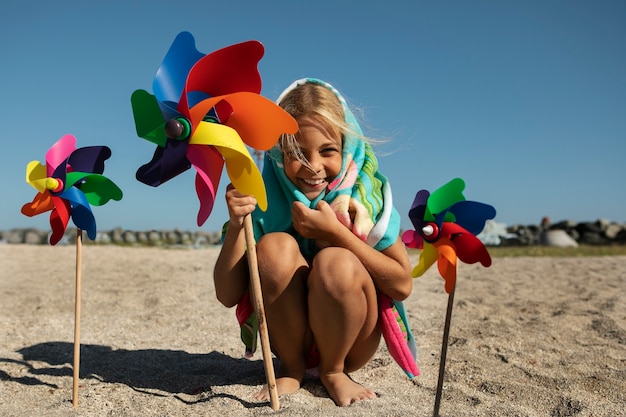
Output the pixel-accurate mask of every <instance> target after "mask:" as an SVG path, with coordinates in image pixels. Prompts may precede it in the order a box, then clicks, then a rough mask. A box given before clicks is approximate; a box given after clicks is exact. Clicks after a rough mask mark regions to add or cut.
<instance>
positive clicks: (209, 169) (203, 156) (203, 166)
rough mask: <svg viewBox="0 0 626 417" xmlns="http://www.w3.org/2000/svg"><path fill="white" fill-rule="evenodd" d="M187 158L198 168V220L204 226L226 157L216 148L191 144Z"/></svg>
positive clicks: (213, 201)
mask: <svg viewBox="0 0 626 417" xmlns="http://www.w3.org/2000/svg"><path fill="white" fill-rule="evenodd" d="M187 158H188V159H189V161H190V162H191V164H192V165H193V166H194V167H195V168H196V195H197V196H198V199H199V200H200V210H198V217H197V220H196V221H197V223H198V226H202V225H203V224H204V222H205V221H206V220H207V219H208V218H209V215H210V214H211V212H212V211H213V205H214V203H215V194H216V193H217V187H218V185H219V183H220V178H221V176H222V170H223V168H224V159H223V157H222V155H220V153H219V152H218V151H217V150H216V149H215V148H213V147H211V146H201V145H189V149H188V151H187Z"/></svg>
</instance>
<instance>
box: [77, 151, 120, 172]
mask: <svg viewBox="0 0 626 417" xmlns="http://www.w3.org/2000/svg"><path fill="white" fill-rule="evenodd" d="M110 157H111V149H109V148H108V147H107V146H85V147H83V148H78V149H76V150H75V151H74V152H72V154H71V155H70V157H69V158H68V160H67V163H68V165H69V166H70V167H71V168H72V170H73V171H81V172H88V173H91V174H102V173H103V172H104V161H106V160H107V159H109V158H110Z"/></svg>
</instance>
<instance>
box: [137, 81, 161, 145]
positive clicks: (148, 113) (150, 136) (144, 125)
mask: <svg viewBox="0 0 626 417" xmlns="http://www.w3.org/2000/svg"><path fill="white" fill-rule="evenodd" d="M130 103H131V105H132V107H133V116H134V117H135V129H137V135H138V136H139V137H141V138H144V139H146V140H149V141H150V142H152V143H155V144H157V145H159V146H161V147H165V144H166V142H167V136H166V135H165V131H164V130H163V127H164V125H165V121H164V120H163V114H162V113H161V109H160V108H159V103H158V101H157V99H156V97H155V96H153V95H152V94H150V93H148V92H147V91H145V90H135V92H133V94H132V95H131V96H130Z"/></svg>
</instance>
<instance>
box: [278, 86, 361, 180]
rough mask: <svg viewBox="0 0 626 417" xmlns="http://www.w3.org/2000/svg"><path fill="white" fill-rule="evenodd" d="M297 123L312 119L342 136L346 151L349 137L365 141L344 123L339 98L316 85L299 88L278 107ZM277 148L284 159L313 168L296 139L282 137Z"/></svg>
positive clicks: (288, 93)
mask: <svg viewBox="0 0 626 417" xmlns="http://www.w3.org/2000/svg"><path fill="white" fill-rule="evenodd" d="M278 105H279V106H280V107H282V108H283V109H284V110H285V111H286V112H287V113H289V114H290V115H291V116H292V117H293V118H294V119H296V121H297V122H300V121H301V120H302V119H305V118H309V119H312V120H314V121H315V122H316V123H319V124H320V125H321V126H322V127H323V128H325V129H327V130H328V131H331V132H332V131H334V132H339V133H340V134H341V141H342V143H339V145H340V146H342V148H343V140H345V138H346V137H356V138H359V139H363V140H365V138H364V137H363V135H362V134H361V133H360V132H355V131H354V129H351V127H350V126H349V125H348V123H347V122H346V120H345V112H344V105H343V103H342V102H341V101H340V100H339V97H337V95H336V94H335V93H334V92H333V91H332V90H330V89H329V88H328V87H326V86H323V85H320V84H315V83H304V84H299V85H297V86H296V87H295V88H293V89H292V90H290V91H289V92H287V94H285V95H284V96H283V97H281V100H280V102H279V103H278ZM277 146H278V148H279V150H280V151H281V152H282V154H283V156H284V157H289V158H294V159H297V160H298V161H299V162H301V163H302V164H303V165H305V166H307V167H308V168H309V169H312V167H311V166H310V164H309V161H307V159H306V158H305V156H304V155H303V153H302V150H301V148H300V145H299V144H298V141H297V139H296V135H293V134H283V135H281V137H280V139H279V140H278V145H277Z"/></svg>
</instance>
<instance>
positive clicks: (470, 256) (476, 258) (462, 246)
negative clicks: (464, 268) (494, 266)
mask: <svg viewBox="0 0 626 417" xmlns="http://www.w3.org/2000/svg"><path fill="white" fill-rule="evenodd" d="M442 234H443V235H445V236H446V237H445V240H446V242H450V244H451V245H453V246H454V248H455V252H456V256H458V257H459V259H460V260H461V261H463V262H465V263H466V264H474V263H476V262H480V263H481V264H482V265H483V266H486V267H487V266H490V265H491V256H489V252H488V251H487V248H486V247H485V245H484V244H483V243H482V242H481V241H480V239H478V238H477V237H476V236H474V235H473V234H471V233H470V232H468V231H467V230H465V229H464V228H463V227H461V226H460V225H458V224H455V223H449V222H445V223H444V224H443V226H442Z"/></svg>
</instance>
